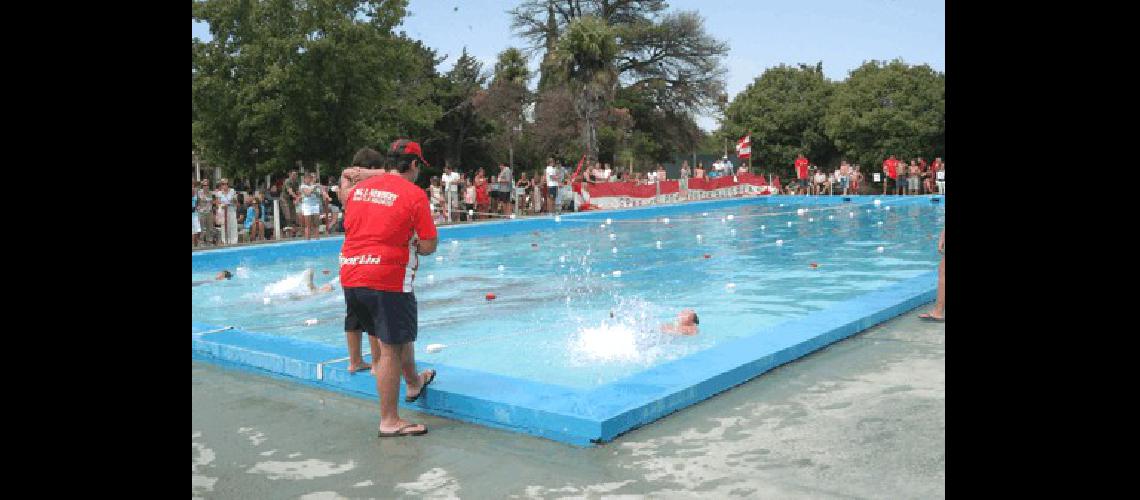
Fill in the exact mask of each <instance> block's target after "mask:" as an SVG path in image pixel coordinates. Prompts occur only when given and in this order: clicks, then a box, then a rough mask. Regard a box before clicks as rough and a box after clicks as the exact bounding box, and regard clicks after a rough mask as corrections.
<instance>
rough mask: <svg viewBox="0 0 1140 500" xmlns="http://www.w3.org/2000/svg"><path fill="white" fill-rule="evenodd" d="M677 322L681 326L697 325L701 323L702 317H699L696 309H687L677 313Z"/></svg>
mask: <svg viewBox="0 0 1140 500" xmlns="http://www.w3.org/2000/svg"><path fill="white" fill-rule="evenodd" d="M677 324H678V325H680V326H697V325H700V324H701V318H698V317H697V312H696V311H694V310H692V309H685V310H683V311H681V312H680V314H678V315H677Z"/></svg>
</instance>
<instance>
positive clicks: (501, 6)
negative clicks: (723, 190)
mask: <svg viewBox="0 0 1140 500" xmlns="http://www.w3.org/2000/svg"><path fill="white" fill-rule="evenodd" d="M516 4H517V2H515V1H507V0H498V1H495V0H411V1H410V3H409V5H408V17H406V18H405V19H404V22H403V24H402V25H400V26H399V27H397V28H396V29H397V30H399V31H405V32H406V33H407V34H408V35H409V36H411V37H412V38H416V39H419V40H423V41H424V43H425V44H426V45H427V46H429V47H431V48H433V49H435V50H436V52H437V53H438V54H439V55H445V54H446V55H448V56H449V57H448V58H447V59H446V60H445V61H444V62H443V63H442V64H440V67H439V70H440V71H441V72H443V71H447V70H448V69H450V68H451V66H452V65H453V64H454V63H455V59H457V58H458V57H459V54H460V52H461V51H462V49H463V48H464V47H466V48H467V52H468V53H470V54H471V55H473V56H474V57H476V58H478V59H479V60H480V61H482V62H483V66H484V68H485V70H487V71H490V70H491V69H492V68H494V66H495V59H496V56H497V54H498V53H499V52H501V51H502V50H503V49H506V48H507V47H512V46H514V47H524V46H525V43H524V41H523V40H522V39H521V38H519V37H516V36H515V35H514V34H513V33H512V32H511V20H510V16H509V15H508V14H507V11H508V10H509V9H510V8H511V7H513V6H514V5H516ZM668 4H669V10H670V11H681V10H684V11H693V10H695V11H697V12H699V13H700V14H701V16H702V17H703V18H704V19H705V30H706V31H707V32H709V33H711V34H712V35H713V36H715V37H716V38H718V39H720V40H722V41H724V42H727V43H728V46H729V51H728V55H727V56H726V57H725V58H724V66H725V68H726V69H727V72H726V78H725V87H726V90H727V92H728V96H729V99H730V100H731V99H732V98H733V97H735V96H736V94H738V93H739V92H740V91H742V90H744V88H745V87H747V86H748V84H749V83H752V81H753V80H754V79H755V78H756V77H758V76H760V74H761V73H763V72H764V70H765V69H767V68H770V67H774V66H778V65H780V64H788V65H795V64H799V63H805V64H815V63H817V62H820V61H822V62H823V72H824V75H825V76H826V77H827V78H829V79H832V80H843V79H846V78H847V74H848V73H849V72H850V71H851V70H853V69H855V68H857V67H859V66H860V65H862V64H863V62H864V61H868V60H872V59H874V60H891V59H896V58H901V59H902V60H903V61H905V62H906V63H908V64H927V65H929V66H930V67H932V68H934V69H935V70H937V71H942V72H945V71H946V29H945V28H946V27H945V25H946V3H945V0H793V1H758V0H753V1H743V0H670V1H669V2H668ZM192 25H193V26H192V29H193V33H192V34H193V36H195V37H198V38H201V39H203V40H208V39H209V38H210V34H209V29H208V28H207V27H206V26H205V24H203V23H192ZM539 57H540V56H538V55H536V56H534V57H532V58H531V60H530V67H531V69H532V70H534V71H537V70H538V65H539V62H540V60H539ZM535 84H537V78H534V80H533V81H532V86H533V85H535ZM695 118H696V120H697V124H698V125H700V126H701V128H703V129H704V130H706V131H712V130H713V129H715V128H716V127H717V121H716V119H715V118H714V117H713V116H697V117H695Z"/></svg>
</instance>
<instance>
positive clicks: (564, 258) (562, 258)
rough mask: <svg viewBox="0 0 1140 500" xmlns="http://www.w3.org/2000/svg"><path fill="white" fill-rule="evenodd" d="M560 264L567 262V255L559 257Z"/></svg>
mask: <svg viewBox="0 0 1140 500" xmlns="http://www.w3.org/2000/svg"><path fill="white" fill-rule="evenodd" d="M558 262H566V256H565V255H559V256H558Z"/></svg>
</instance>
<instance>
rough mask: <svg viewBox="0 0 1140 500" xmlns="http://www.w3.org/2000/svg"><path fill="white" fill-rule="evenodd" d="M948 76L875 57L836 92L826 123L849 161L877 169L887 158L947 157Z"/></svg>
mask: <svg viewBox="0 0 1140 500" xmlns="http://www.w3.org/2000/svg"><path fill="white" fill-rule="evenodd" d="M945 120H946V77H945V75H943V74H942V73H939V72H936V71H934V70H933V69H931V68H930V67H929V66H927V65H925V64H924V65H919V66H908V65H907V64H905V63H903V62H902V61H899V60H895V61H891V62H889V63H885V62H878V61H869V62H867V63H865V64H863V66H860V67H859V68H857V69H855V70H854V71H852V72H851V74H850V76H849V77H848V78H847V80H846V81H845V82H843V83H842V84H840V85H839V88H838V89H837V91H836V92H835V95H834V96H833V98H832V100H831V103H830V105H829V106H828V112H827V115H826V117H825V118H824V121H823V125H824V129H825V131H826V134H827V136H828V137H829V138H831V140H832V141H834V143H835V145H836V146H837V147H838V148H839V150H840V151H842V152H843V153H844V155H845V156H846V157H847V158H848V159H849V160H854V161H855V162H857V163H861V164H862V165H864V169H866V168H867V167H871V168H874V169H877V168H878V166H879V165H880V164H882V161H883V159H884V158H886V157H887V156H889V155H892V154H893V155H895V156H896V157H898V158H913V157H917V156H923V157H926V158H932V157H935V156H943V153H944V150H945V141H946V139H945V123H946V121H945Z"/></svg>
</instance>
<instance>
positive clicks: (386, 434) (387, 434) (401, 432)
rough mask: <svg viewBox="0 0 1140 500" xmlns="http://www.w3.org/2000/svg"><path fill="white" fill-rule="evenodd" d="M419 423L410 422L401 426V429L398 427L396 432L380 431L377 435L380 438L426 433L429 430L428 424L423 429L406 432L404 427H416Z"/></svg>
mask: <svg viewBox="0 0 1140 500" xmlns="http://www.w3.org/2000/svg"><path fill="white" fill-rule="evenodd" d="M417 425H420V424H408V425H405V426H403V427H400V428H399V429H396V432H384V431H379V432H377V433H376V437H378V438H389V437H403V436H422V435H424V434H427V432H428V431H427V427H426V426H425V427H424V429H423V430H422V431H414V432H404V429H407V428H409V427H415V426H417Z"/></svg>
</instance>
